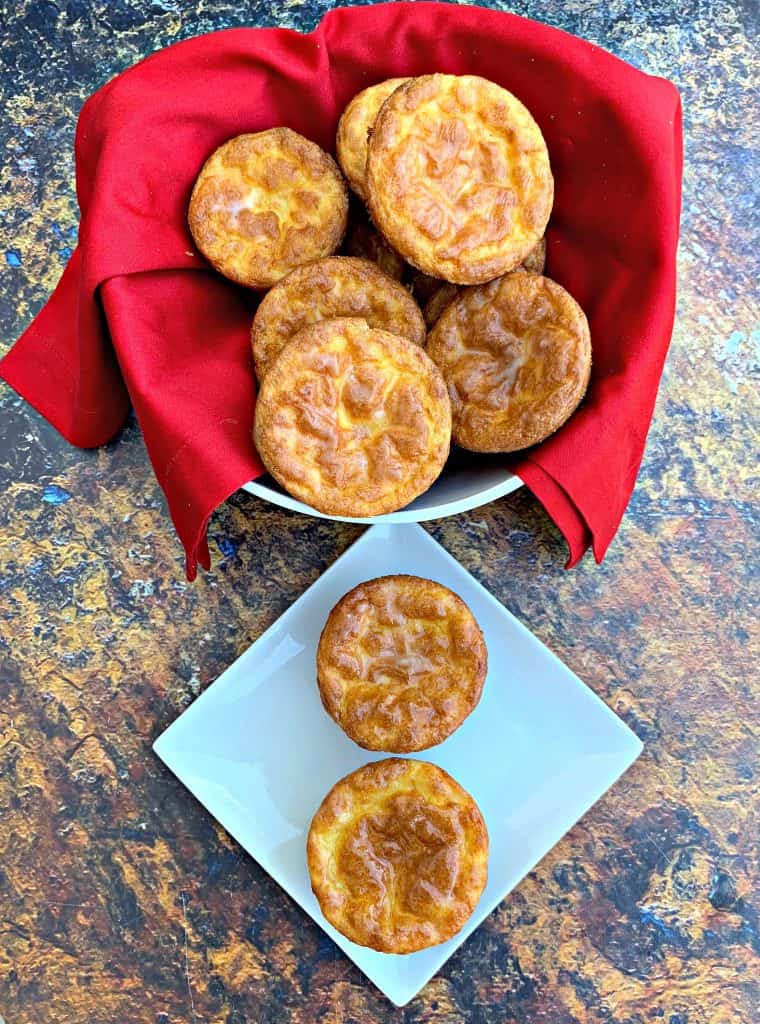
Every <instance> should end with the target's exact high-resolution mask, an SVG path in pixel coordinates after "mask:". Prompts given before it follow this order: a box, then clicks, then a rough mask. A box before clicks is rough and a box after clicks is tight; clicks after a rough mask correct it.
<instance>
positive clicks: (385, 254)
mask: <svg viewBox="0 0 760 1024" xmlns="http://www.w3.org/2000/svg"><path fill="white" fill-rule="evenodd" d="M341 252H342V253H344V255H346V256H359V257H361V258H362V259H365V260H372V262H373V263H377V265H378V267H380V269H381V270H382V271H383V272H384V273H386V274H387V275H388V277H392V278H394V280H396V281H400V280H401V279H402V277H403V276H404V273H405V271H406V268H407V265H406V263H404V261H403V260H402V259H401V257H400V256H399V254H398V253H397V252H396V251H395V249H392V248H391V247H390V246H389V245H388V243H387V242H386V241H385V239H384V238H383V236H382V235H381V234H380V232H379V231H378V230H377V228H376V227H375V226H374V224H372V222H371V221H370V220H369V218H367V217H363V216H362V215H361V214H359V213H355V212H354V211H353V210H351V211H350V212H349V215H348V228H347V230H346V237H345V238H344V240H343V245H342V247H341ZM415 297H416V296H415Z"/></svg>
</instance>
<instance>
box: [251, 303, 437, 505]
mask: <svg viewBox="0 0 760 1024" xmlns="http://www.w3.org/2000/svg"><path fill="white" fill-rule="evenodd" d="M450 436H451V403H450V402H449V396H448V394H447V392H446V385H445V384H444V381H443V377H442V376H441V374H440V371H439V370H438V367H437V366H436V365H435V363H433V362H432V361H431V360H430V359H429V358H428V356H427V355H426V354H425V352H424V350H423V348H422V347H421V346H420V345H415V343H414V342H412V341H409V340H407V339H406V338H400V337H397V336H396V335H395V334H389V333H388V332H387V331H381V330H377V329H376V328H372V327H369V326H368V325H367V323H366V322H365V321H364V320H360V319H356V318H354V319H349V318H341V319H335V320H322V321H321V322H320V323H317V324H313V325H312V326H311V327H305V328H304V329H303V330H302V331H299V333H298V334H297V335H296V336H295V337H294V338H293V340H292V341H290V342H288V344H287V345H286V346H285V348H284V349H283V350H282V352H280V354H279V356H277V358H276V359H275V361H274V362H273V363H272V365H271V367H270V368H269V371H268V372H267V374H266V376H265V377H264V380H263V382H262V385H261V390H260V392H259V396H258V399H257V402H256V413H255V420H254V441H255V443H256V447H257V449H258V451H259V455H260V456H261V459H262V461H263V463H264V465H265V466H266V468H267V469H268V470H269V472H270V473H271V474H272V476H273V477H274V478H275V480H277V481H278V483H280V484H281V485H282V486H283V487H284V488H285V490H286V491H288V492H289V493H290V494H292V495H293V496H294V497H296V498H298V499H300V500H301V501H304V502H306V504H307V505H311V506H312V507H313V508H315V509H317V511H318V512H324V513H325V514H327V515H336V516H347V517H357V516H377V515H381V514H383V513H385V512H393V511H394V510H395V509H399V508H403V507H404V506H405V505H408V504H409V502H410V501H412V500H413V499H414V498H416V497H417V495H419V494H422V493H423V491H426V490H427V489H428V487H429V486H430V485H431V484H432V483H433V481H434V480H435V479H436V477H437V476H438V474H439V473H440V472H441V469H442V468H443V464H444V463H445V461H446V458H447V456H448V454H449V443H450Z"/></svg>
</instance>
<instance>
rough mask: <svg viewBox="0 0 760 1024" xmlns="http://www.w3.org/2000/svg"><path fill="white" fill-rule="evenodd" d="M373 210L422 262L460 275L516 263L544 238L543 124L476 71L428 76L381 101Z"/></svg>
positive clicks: (549, 185) (498, 270)
mask: <svg viewBox="0 0 760 1024" xmlns="http://www.w3.org/2000/svg"><path fill="white" fill-rule="evenodd" d="M367 194H368V202H369V209H370V213H371V215H372V219H373V221H374V222H375V224H376V225H377V227H378V229H379V230H380V231H381V232H382V234H383V235H384V236H385V237H386V239H387V240H388V242H389V243H390V245H392V246H393V248H394V249H396V250H397V251H398V252H399V253H400V254H401V256H403V258H404V259H405V260H407V261H408V262H409V263H411V264H413V265H414V266H415V267H417V268H418V269H420V270H422V271H424V272H425V273H426V274H429V275H431V276H433V277H438V278H442V279H443V280H445V281H451V282H452V283H454V284H482V283H484V282H486V281H490V280H492V279H493V278H495V277H498V276H500V275H502V274H504V273H506V272H507V271H510V270H514V269H515V267H517V266H519V264H520V263H521V262H522V260H523V259H525V257H526V256H527V255H528V253H530V252H531V250H532V249H533V248H534V247H535V245H536V243H537V242H538V241H539V239H540V238H541V237H542V235H543V233H544V229H545V228H546V223H547V221H548V219H549V214H550V213H551V208H552V201H553V196H554V182H553V178H552V173H551V168H550V166H549V155H548V152H547V149H546V143H545V142H544V138H543V135H542V134H541V130H540V128H539V127H538V125H537V124H536V122H535V121H534V119H533V117H532V116H531V114H530V112H529V111H528V110H527V108H526V107H525V106H523V104H522V103H521V102H520V101H519V100H518V99H517V98H516V97H515V96H513V95H512V94H511V93H510V92H507V90H506V89H502V88H501V87H500V86H498V85H496V84H495V83H494V82H490V81H488V80H487V79H485V78H480V77H478V76H477V75H442V74H434V75H422V76H421V77H419V78H414V79H412V80H411V81H409V82H407V83H406V85H402V86H400V87H399V88H398V89H396V90H395V92H393V93H391V95H390V96H389V97H388V99H387V100H386V101H385V102H384V103H383V105H382V107H381V108H380V112H379V114H378V116H377V119H376V121H375V125H374V127H373V129H372V134H371V136H370V141H369V148H368V156H367Z"/></svg>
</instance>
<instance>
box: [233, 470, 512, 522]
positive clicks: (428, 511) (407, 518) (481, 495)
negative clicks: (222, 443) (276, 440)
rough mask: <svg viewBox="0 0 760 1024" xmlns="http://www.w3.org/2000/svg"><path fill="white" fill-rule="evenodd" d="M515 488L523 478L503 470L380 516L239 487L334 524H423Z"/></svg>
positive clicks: (256, 484) (256, 486)
mask: <svg viewBox="0 0 760 1024" xmlns="http://www.w3.org/2000/svg"><path fill="white" fill-rule="evenodd" d="M265 479H266V478H265ZM518 487H522V480H521V479H520V478H519V476H515V475H514V474H513V473H505V476H504V479H503V480H500V481H499V482H498V483H495V484H492V485H491V486H490V487H484V488H483V490H481V491H474V492H473V493H472V494H468V495H467V496H466V497H463V498H459V499H457V500H456V501H441V502H438V503H437V504H431V505H428V506H422V507H420V508H415V507H414V505H415V504H416V502H413V503H412V504H411V505H410V506H408V507H407V508H402V509H399V510H398V511H397V512H388V513H386V514H385V515H383V516H365V517H360V516H357V517H352V516H328V515H326V514H325V513H324V512H318V511H317V510H316V509H315V508H312V507H311V506H310V505H306V504H304V502H302V501H298V499H297V498H293V497H291V496H290V495H289V494H285V493H283V492H281V491H277V490H275V489H274V488H273V487H270V486H269V485H268V484H266V483H261V482H260V481H259V480H249V481H248V483H247V484H243V487H242V489H243V490H244V491H248V493H249V494H253V495H255V496H256V497H257V498H263V500H264V501H268V502H270V503H271V504H273V505H280V506H281V507H282V508H287V509H290V510H291V511H292V512H300V513H301V514H302V515H306V516H314V517H316V518H317V519H331V520H332V521H333V522H336V523H426V522H428V521H429V520H431V519H445V518H447V517H448V516H456V515H459V513H460V512H469V511H470V510H471V509H473V508H480V506H481V505H487V504H488V503H489V502H491V501H496V499H497V498H503V497H504V495H505V494H511V493H512V491H516V490H517V489H518ZM428 493H429V492H428ZM418 500H419V499H418Z"/></svg>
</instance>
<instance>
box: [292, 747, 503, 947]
mask: <svg viewBox="0 0 760 1024" xmlns="http://www.w3.org/2000/svg"><path fill="white" fill-rule="evenodd" d="M306 852H307V862H308V866H309V876H310V878H311V887H312V889H313V890H314V895H315V896H316V897H317V900H318V901H319V905H320V907H321V909H322V913H323V914H324V915H325V917H326V918H327V920H328V921H329V922H330V924H331V925H333V926H334V927H335V928H337V929H338V931H339V932H341V933H342V934H343V935H345V936H346V938H348V939H350V940H351V941H352V942H356V943H358V944H359V945H360V946H369V947H371V948H372V949H376V950H379V951H380V952H381V953H413V952H415V951H416V950H419V949H426V948H427V947H428V946H436V945H438V943H440V942H446V940H447V939H450V938H451V937H452V936H454V935H456V933H457V932H458V931H460V929H461V928H462V927H463V925H464V924H465V922H466V921H467V920H468V918H469V917H470V916H471V914H472V912H473V910H474V909H475V906H476V905H477V902H478V900H479V899H480V896H481V894H482V892H483V889H484V888H485V885H486V880H487V877H488V832H487V830H486V825H485V822H484V821H483V816H482V814H481V813H480V810H479V809H478V806H477V804H476V803H475V801H474V800H473V798H472V797H471V796H470V794H469V793H467V792H466V791H465V790H464V789H462V787H461V786H460V785H459V783H457V782H455V781H454V779H452V778H451V776H450V775H448V774H447V773H446V772H445V771H443V769H442V768H438V767H437V766H436V765H434V764H429V763H428V762H426V761H416V760H411V759H403V758H397V757H392V758H388V759H386V760H383V761H375V762H374V763H372V764H368V765H365V766H364V767H363V768H359V769H358V770H357V771H355V772H352V773H351V774H350V775H347V776H346V777H345V778H344V779H341V781H340V782H338V783H337V784H336V785H335V786H333V788H332V789H331V790H330V792H329V793H328V794H327V796H326V797H325V799H324V800H323V801H322V804H321V805H320V807H319V810H318V811H317V813H316V814H315V815H314V819H313V821H312V823H311V828H310V829H309V836H308V840H307V844H306Z"/></svg>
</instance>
